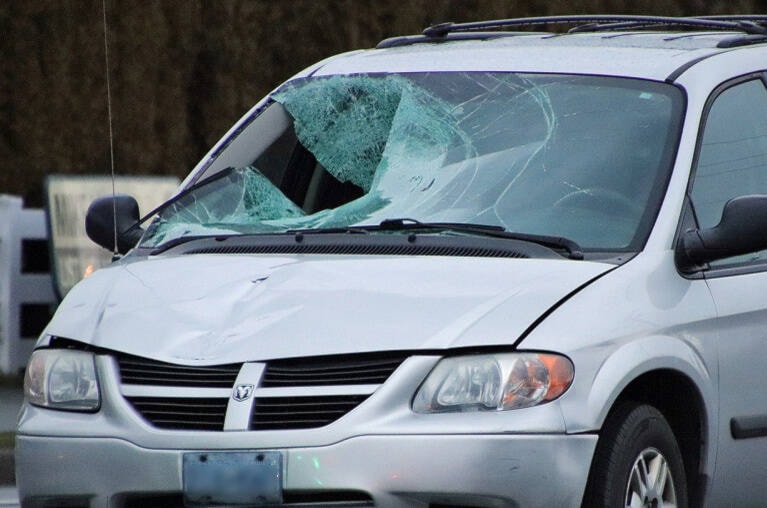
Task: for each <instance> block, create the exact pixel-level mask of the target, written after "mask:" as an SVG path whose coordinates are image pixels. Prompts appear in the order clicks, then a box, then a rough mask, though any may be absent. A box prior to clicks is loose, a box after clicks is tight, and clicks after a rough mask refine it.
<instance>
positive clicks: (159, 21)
mask: <svg viewBox="0 0 767 508" xmlns="http://www.w3.org/2000/svg"><path fill="white" fill-rule="evenodd" d="M574 3H575V2H574ZM764 4H765V2H764V0H762V1H756V0H731V1H725V0H721V1H719V0H662V1H661V0H630V1H629V0H583V1H580V2H577V5H570V2H565V1H558V0H528V1H514V0H142V1H139V2H130V1H118V0H107V2H106V15H107V24H108V32H107V34H108V41H109V49H110V53H109V55H110V68H109V72H110V74H109V75H110V80H111V91H112V105H113V113H114V122H113V129H114V140H115V152H116V162H117V172H118V173H120V174H174V175H178V176H179V177H182V176H183V175H185V174H186V173H187V172H188V170H189V169H190V168H191V166H193V165H194V163H195V162H196V161H197V160H198V159H199V158H200V157H201V156H202V155H204V153H205V152H206V151H207V150H208V148H209V147H210V146H211V145H212V144H213V143H214V142H215V141H216V140H217V139H218V138H219V137H220V136H221V135H222V134H223V133H224V132H225V131H226V130H227V129H228V128H229V126H230V125H231V124H232V123H233V122H234V121H235V120H236V119H237V118H238V117H239V116H240V115H242V114H243V113H244V112H245V111H246V110H247V109H248V108H249V107H250V106H251V105H252V104H253V103H255V102H256V101H257V100H258V99H259V98H260V97H262V96H263V95H265V94H266V93H268V92H269V90H271V89H272V88H273V87H274V86H276V85H277V84H279V83H280V82H281V81H283V80H285V79H286V78H288V77H290V76H291V75H292V74H294V73H295V72H297V71H299V70H300V69H301V68H303V67H305V66H307V65H309V64H310V63H312V62H314V61H317V60H319V59H321V58H324V57H326V56H329V55H332V54H334V53H338V52H341V51H345V50H350V49H357V48H368V47H372V46H374V45H375V44H376V43H377V42H378V41H379V40H381V39H383V38H386V37H390V36H394V35H402V34H413V33H418V32H420V31H421V29H422V28H424V27H425V26H428V25H430V24H433V23H437V22H442V21H472V20H478V19H493V18H507V17H518V16H538V15H550V14H565V13H568V14H586V13H605V14H607V13H626V14H662V15H692V14H726V13H745V12H747V13H759V12H761V11H763V9H764V7H765V5H764ZM0 34H1V35H0V37H1V38H2V39H1V40H0V62H1V63H0V65H1V67H0V193H4V194H16V195H22V196H24V197H25V200H26V202H27V205H29V206H41V204H42V198H41V195H42V182H43V179H44V177H45V175H46V174H53V173H102V174H108V173H109V127H108V122H107V100H106V73H105V61H104V31H103V11H102V1H101V0H37V1H34V2H30V1H27V0H8V1H4V2H2V3H0Z"/></svg>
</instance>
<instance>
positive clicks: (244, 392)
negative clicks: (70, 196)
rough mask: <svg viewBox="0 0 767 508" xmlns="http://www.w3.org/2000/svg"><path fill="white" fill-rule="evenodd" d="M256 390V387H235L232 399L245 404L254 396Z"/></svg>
mask: <svg viewBox="0 0 767 508" xmlns="http://www.w3.org/2000/svg"><path fill="white" fill-rule="evenodd" d="M254 389H255V387H254V386H253V385H237V386H235V387H234V393H232V398H233V399H234V400H236V401H237V402H244V401H246V400H248V399H249V398H250V396H251V395H253V390H254Z"/></svg>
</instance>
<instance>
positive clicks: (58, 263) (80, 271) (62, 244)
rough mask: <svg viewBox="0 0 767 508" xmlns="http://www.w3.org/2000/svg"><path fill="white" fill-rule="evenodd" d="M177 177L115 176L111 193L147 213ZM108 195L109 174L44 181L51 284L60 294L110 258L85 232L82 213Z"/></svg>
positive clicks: (171, 191)
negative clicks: (128, 198)
mask: <svg viewBox="0 0 767 508" xmlns="http://www.w3.org/2000/svg"><path fill="white" fill-rule="evenodd" d="M178 185H179V179H178V178H175V177H164V176H119V177H116V178H115V192H116V193H117V194H129V195H131V196H133V197H134V198H136V201H138V204H139V210H140V211H141V213H142V214H144V213H147V212H149V211H151V210H152V209H154V208H155V207H157V206H158V205H160V204H162V203H163V202H164V201H166V200H167V199H168V198H170V197H171V196H172V195H173V194H174V193H175V191H176V189H177V188H178ZM111 194H112V178H111V177H109V176H75V175H71V176H70V175H51V176H49V177H48V178H47V180H46V197H47V199H48V206H47V207H46V210H47V215H48V227H49V229H50V237H49V241H50V242H51V261H52V263H51V264H52V275H53V278H54V281H55V282H54V286H55V288H56V291H57V293H58V295H59V296H60V297H64V295H66V294H67V292H69V290H70V289H72V286H74V285H75V284H77V282H79V281H80V280H81V279H82V278H83V277H86V276H88V275H90V273H92V272H93V271H94V270H97V269H98V268H101V267H102V266H106V265H108V264H109V263H111V261H112V253H111V252H109V251H107V250H106V249H104V248H102V247H99V246H98V245H96V244H95V243H93V242H92V241H91V240H90V239H89V238H88V236H87V235H86V234H85V213H86V212H87V211H88V206H90V204H91V203H92V202H93V201H94V200H95V199H96V198H99V197H101V196H108V195H111Z"/></svg>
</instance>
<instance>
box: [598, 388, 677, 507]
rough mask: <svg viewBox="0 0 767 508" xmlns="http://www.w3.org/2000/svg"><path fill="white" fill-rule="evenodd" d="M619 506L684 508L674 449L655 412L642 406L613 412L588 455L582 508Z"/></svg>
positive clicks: (663, 421)
mask: <svg viewBox="0 0 767 508" xmlns="http://www.w3.org/2000/svg"><path fill="white" fill-rule="evenodd" d="M664 466H665V467H664ZM659 480H663V483H662V485H663V487H660V486H659V485H660V482H659ZM619 506H621V507H622V506H625V507H631V508H634V507H639V506H642V507H644V506H650V507H658V508H660V507H663V506H667V507H668V506H676V507H679V508H687V480H686V475H685V470H684V462H683V461H682V453H681V452H680V451H679V445H678V444H677V441H676V438H675V437H674V433H673V431H672V430H671V427H670V426H669V424H668V422H667V421H666V419H665V418H664V417H663V415H662V414H661V413H660V411H658V410H657V409H655V408H654V407H652V406H649V405H647V404H639V403H635V402H630V403H626V404H623V405H621V406H619V407H618V408H617V409H615V410H614V411H613V412H612V413H611V414H610V415H609V416H608V417H607V420H606V421H605V424H604V426H603V427H602V433H601V435H600V438H599V442H598V443H597V448H596V451H595V452H594V460H593V461H592V464H591V472H590V473H589V481H588V484H587V486H586V493H585V495H584V498H583V507H584V508H592V507H603V508H608V507H609V508H615V507H619Z"/></svg>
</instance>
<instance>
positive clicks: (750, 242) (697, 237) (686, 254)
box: [676, 195, 767, 271]
mask: <svg viewBox="0 0 767 508" xmlns="http://www.w3.org/2000/svg"><path fill="white" fill-rule="evenodd" d="M763 249H767V195H752V196H740V197H737V198H733V199H731V200H729V201H728V202H727V203H726V204H725V205H724V210H722V219H721V220H720V221H719V224H717V225H716V226H714V227H713V228H709V229H691V230H688V231H685V232H684V233H683V234H682V236H681V238H680V239H679V244H678V246H677V252H676V258H677V265H678V266H679V268H680V269H681V270H683V271H695V270H696V269H698V268H700V267H701V266H703V265H705V264H706V263H708V262H710V261H716V260H717V259H723V258H727V257H730V256H738V255H741V254H748V253H750V252H757V251H760V250H763Z"/></svg>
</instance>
